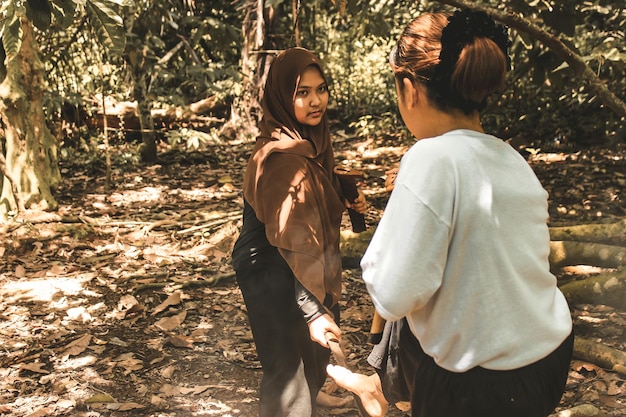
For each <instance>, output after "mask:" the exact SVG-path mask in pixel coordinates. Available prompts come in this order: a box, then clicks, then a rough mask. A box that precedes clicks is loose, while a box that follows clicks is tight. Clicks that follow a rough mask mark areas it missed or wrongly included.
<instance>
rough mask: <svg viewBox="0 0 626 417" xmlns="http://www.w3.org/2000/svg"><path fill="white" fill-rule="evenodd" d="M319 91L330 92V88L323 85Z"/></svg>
mask: <svg viewBox="0 0 626 417" xmlns="http://www.w3.org/2000/svg"><path fill="white" fill-rule="evenodd" d="M317 91H319V92H320V93H325V92H327V91H328V86H327V85H322V86H320V87H319V88H318V89H317Z"/></svg>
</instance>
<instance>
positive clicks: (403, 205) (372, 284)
mask: <svg viewBox="0 0 626 417" xmlns="http://www.w3.org/2000/svg"><path fill="white" fill-rule="evenodd" d="M429 163H430V164H432V163H433V162H432V161H429V160H428V159H424V156H423V155H416V153H415V152H409V153H407V155H405V158H403V161H402V165H401V168H400V172H399V174H398V178H397V180H396V184H395V188H394V190H393V192H392V194H391V196H390V198H389V202H388V204H387V206H386V208H385V212H384V214H383V216H382V218H381V220H380V223H379V224H378V227H377V228H376V231H375V233H374V236H373V237H372V240H371V242H370V244H369V246H368V248H367V250H366V252H365V254H364V255H363V258H362V260H361V268H362V270H363V280H364V281H365V284H366V286H367V289H368V291H369V293H370V295H371V298H372V301H373V303H374V306H375V307H376V310H377V311H378V312H379V314H380V315H381V316H382V317H384V318H385V319H387V320H390V321H395V320H399V319H401V318H403V317H405V316H407V315H408V314H410V313H411V312H413V311H416V310H419V309H421V308H423V307H424V306H425V305H426V304H427V303H429V302H431V301H432V299H433V297H436V294H437V290H438V289H439V287H440V286H441V283H442V280H443V275H444V269H445V267H446V258H447V255H448V245H449V238H450V236H449V233H450V220H449V219H450V213H451V211H452V203H451V202H450V201H451V200H450V199H449V198H447V199H446V198H443V197H442V196H445V195H446V192H448V195H450V194H449V190H446V187H451V186H452V184H451V181H449V179H448V178H446V175H447V174H445V171H443V172H444V174H443V175H439V174H436V173H435V172H436V170H435V169H433V167H432V166H429ZM403 168H404V169H403ZM437 172H442V171H441V170H439V171H437Z"/></svg>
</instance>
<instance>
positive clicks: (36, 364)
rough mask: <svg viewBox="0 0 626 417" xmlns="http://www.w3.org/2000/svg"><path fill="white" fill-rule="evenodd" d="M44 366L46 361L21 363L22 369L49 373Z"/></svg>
mask: <svg viewBox="0 0 626 417" xmlns="http://www.w3.org/2000/svg"><path fill="white" fill-rule="evenodd" d="M42 366H45V363H41V362H33V363H23V364H22V365H20V369H21V370H26V371H31V372H37V373H40V374H49V373H50V371H47V370H45V369H41V367H42Z"/></svg>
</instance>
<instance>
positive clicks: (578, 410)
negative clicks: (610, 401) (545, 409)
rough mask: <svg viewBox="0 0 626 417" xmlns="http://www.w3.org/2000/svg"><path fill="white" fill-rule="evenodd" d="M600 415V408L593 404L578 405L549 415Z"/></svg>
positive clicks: (550, 416) (565, 416)
mask: <svg viewBox="0 0 626 417" xmlns="http://www.w3.org/2000/svg"><path fill="white" fill-rule="evenodd" d="M596 416H600V410H599V409H598V408H597V407H594V406H593V405H591V404H582V405H577V406H576V407H573V408H568V409H567V410H562V411H559V412H558V413H554V414H550V415H549V416H548V417H596Z"/></svg>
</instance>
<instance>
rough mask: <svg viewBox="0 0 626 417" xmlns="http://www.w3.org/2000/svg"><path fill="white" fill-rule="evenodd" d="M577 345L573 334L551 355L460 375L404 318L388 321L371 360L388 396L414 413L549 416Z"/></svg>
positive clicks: (432, 416)
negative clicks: (430, 350)
mask: <svg viewBox="0 0 626 417" xmlns="http://www.w3.org/2000/svg"><path fill="white" fill-rule="evenodd" d="M385 344H386V346H385ZM573 345H574V334H573V333H572V334H570V335H569V336H568V337H567V339H565V341H564V342H563V343H562V344H561V345H560V346H559V347H558V348H557V349H556V350H554V351H553V352H552V353H551V354H549V355H548V356H546V357H545V358H543V359H541V360H539V361H537V362H535V363H532V364H530V365H527V366H524V367H522V368H518V369H513V370H509V371H493V370H489V369H485V368H482V367H476V368H473V369H470V370H469V371H466V372H463V373H456V372H450V371H448V370H446V369H443V368H441V367H440V366H438V365H437V364H436V363H435V361H434V360H433V358H431V357H430V356H428V355H427V354H426V353H424V351H423V350H422V347H421V346H420V344H419V341H418V340H417V339H416V338H415V336H414V335H413V333H412V332H411V330H410V328H409V326H408V323H407V322H406V320H400V321H397V322H393V323H389V322H388V323H387V325H386V328H385V334H384V335H383V341H382V342H381V344H380V345H377V346H376V347H375V348H374V350H373V351H372V354H371V355H370V358H369V359H368V360H369V361H370V364H372V365H373V366H374V367H375V368H376V370H377V372H378V374H379V375H380V377H381V381H382V384H383V392H384V393H385V396H386V397H387V399H388V400H389V401H390V402H397V401H410V402H411V416H412V417H546V416H548V415H549V414H550V413H551V412H552V411H553V410H554V408H555V407H556V406H557V405H558V404H559V401H560V399H561V396H562V394H563V391H564V389H565V384H566V382H567V375H568V373H569V368H570V362H571V358H572V350H573Z"/></svg>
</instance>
